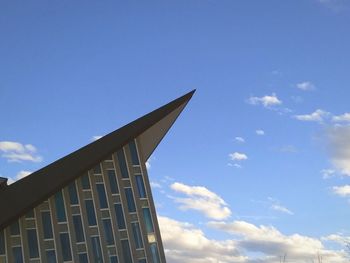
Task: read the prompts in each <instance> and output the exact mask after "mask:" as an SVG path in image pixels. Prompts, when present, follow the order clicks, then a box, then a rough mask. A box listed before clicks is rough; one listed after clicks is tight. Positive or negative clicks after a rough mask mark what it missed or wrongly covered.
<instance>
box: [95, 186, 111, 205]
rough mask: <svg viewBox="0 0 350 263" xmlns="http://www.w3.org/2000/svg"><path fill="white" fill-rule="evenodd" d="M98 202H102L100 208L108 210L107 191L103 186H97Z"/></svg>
mask: <svg viewBox="0 0 350 263" xmlns="http://www.w3.org/2000/svg"><path fill="white" fill-rule="evenodd" d="M96 189H97V194H98V200H99V201H100V208H108V203H107V197H106V190H105V187H104V185H103V184H96Z"/></svg>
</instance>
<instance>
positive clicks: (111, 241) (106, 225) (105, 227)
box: [102, 219, 114, 245]
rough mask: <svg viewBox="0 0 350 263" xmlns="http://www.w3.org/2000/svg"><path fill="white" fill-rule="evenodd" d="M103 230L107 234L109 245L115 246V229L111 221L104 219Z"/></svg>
mask: <svg viewBox="0 0 350 263" xmlns="http://www.w3.org/2000/svg"><path fill="white" fill-rule="evenodd" d="M102 224H103V230H104V234H105V239H106V243H107V245H113V244H114V237H113V229H112V223H111V220H110V219H103V220H102Z"/></svg>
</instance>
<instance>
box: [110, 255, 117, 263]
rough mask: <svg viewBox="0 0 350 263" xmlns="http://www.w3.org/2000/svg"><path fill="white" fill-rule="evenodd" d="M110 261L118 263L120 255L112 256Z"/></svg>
mask: <svg viewBox="0 0 350 263" xmlns="http://www.w3.org/2000/svg"><path fill="white" fill-rule="evenodd" d="M109 263H118V257H117V256H111V257H110V258H109Z"/></svg>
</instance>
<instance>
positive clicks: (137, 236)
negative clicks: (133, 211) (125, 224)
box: [131, 222, 143, 248]
mask: <svg viewBox="0 0 350 263" xmlns="http://www.w3.org/2000/svg"><path fill="white" fill-rule="evenodd" d="M131 227H132V233H133V236H134V241H135V246H136V248H143V243H142V236H141V231H140V226H139V223H137V222H135V223H131Z"/></svg>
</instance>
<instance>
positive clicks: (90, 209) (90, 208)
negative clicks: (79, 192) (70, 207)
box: [85, 200, 97, 226]
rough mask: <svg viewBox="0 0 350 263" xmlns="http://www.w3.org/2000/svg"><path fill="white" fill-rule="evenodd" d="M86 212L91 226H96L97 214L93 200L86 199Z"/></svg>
mask: <svg viewBox="0 0 350 263" xmlns="http://www.w3.org/2000/svg"><path fill="white" fill-rule="evenodd" d="M85 207H86V214H87V219H88V222H89V226H95V225H96V224H97V222H96V214H95V207H94V202H93V201H92V200H85Z"/></svg>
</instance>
